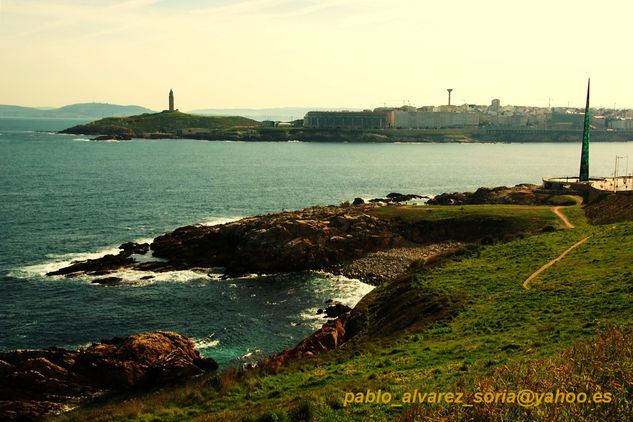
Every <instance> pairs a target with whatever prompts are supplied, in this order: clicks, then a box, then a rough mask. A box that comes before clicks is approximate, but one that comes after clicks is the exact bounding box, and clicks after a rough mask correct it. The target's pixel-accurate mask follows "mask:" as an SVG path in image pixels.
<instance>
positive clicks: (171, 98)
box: [169, 89, 174, 111]
mask: <svg viewBox="0 0 633 422" xmlns="http://www.w3.org/2000/svg"><path fill="white" fill-rule="evenodd" d="M169 111H174V91H172V90H171V89H170V90H169Z"/></svg>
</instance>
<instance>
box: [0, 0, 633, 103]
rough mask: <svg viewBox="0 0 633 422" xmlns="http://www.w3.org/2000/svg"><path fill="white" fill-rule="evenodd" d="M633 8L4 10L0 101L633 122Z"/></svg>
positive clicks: (203, 4)
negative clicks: (513, 113) (621, 112)
mask: <svg viewBox="0 0 633 422" xmlns="http://www.w3.org/2000/svg"><path fill="white" fill-rule="evenodd" d="M632 11H633V5H631V4H629V3H627V2H624V1H613V0H610V1H606V2H603V3H601V4H600V6H596V5H592V4H590V3H589V2H578V1H568V0H564V1H559V2H556V3H555V4H553V2H545V1H541V0H537V1H535V2H531V3H530V5H529V6H525V5H521V6H517V5H515V4H511V3H507V2H502V1H497V0H494V1H493V0H488V1H482V2H478V3H476V4H474V3H471V2H465V1H453V2H442V3H441V4H432V5H428V4H423V3H422V2H416V1H410V0H398V1H394V2H391V3H389V5H388V6H386V5H385V3H383V2H377V1H360V0H323V1H308V0H299V1H288V0H245V1H238V2H235V1H228V0H219V1H204V0H185V1H180V2H168V1H165V0H120V1H114V0H112V1H108V0H97V1H93V2H90V4H89V5H86V4H84V2H80V1H78V0H48V1H43V0H21V1H16V0H0V54H2V56H3V59H4V60H3V77H2V78H0V92H2V96H1V97H0V103H2V104H14V105H20V106H27V107H42V106H48V107H59V106H63V105H67V104H74V103H85V102H107V103H112V104H138V105H142V106H145V107H149V108H151V109H155V110H162V109H164V108H165V92H166V91H168V89H169V88H170V87H172V88H173V89H174V94H175V95H176V97H177V104H178V107H179V108H181V109H183V110H195V109H201V108H272V107H291V106H310V107H324V108H325V107H348V108H369V107H372V108H373V107H379V106H383V105H386V106H391V107H398V106H401V105H402V104H403V103H405V104H409V103H410V104H411V105H415V106H424V105H442V104H446V103H447V92H446V89H447V88H452V89H453V92H452V101H451V102H452V104H457V105H459V104H464V103H469V104H490V101H491V100H492V99H493V98H499V99H500V100H501V103H502V104H511V105H524V106H538V107H546V106H549V105H551V106H552V107H567V106H569V107H582V105H583V102H584V89H585V86H586V80H587V78H588V77H589V76H591V78H592V88H593V89H592V97H593V100H592V106H595V107H596V108H599V107H606V108H618V109H622V108H632V107H633V86H631V84H630V82H629V77H628V74H627V73H628V72H627V71H628V69H630V68H631V67H632V65H633V58H631V57H630V56H628V55H627V54H626V51H625V44H624V42H623V40H627V39H628V32H627V24H628V22H627V19H628V16H629V14H630V12H632Z"/></svg>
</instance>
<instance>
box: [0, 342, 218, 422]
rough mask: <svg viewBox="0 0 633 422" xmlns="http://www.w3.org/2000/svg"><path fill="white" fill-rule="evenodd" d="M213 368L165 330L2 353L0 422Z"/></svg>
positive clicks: (34, 417)
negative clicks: (78, 346)
mask: <svg viewBox="0 0 633 422" xmlns="http://www.w3.org/2000/svg"><path fill="white" fill-rule="evenodd" d="M217 368H218V364H217V363H216V362H215V361H214V360H213V359H209V358H203V357H202V356H200V353H199V352H198V351H197V350H196V349H195V346H194V343H193V342H192V341H191V340H189V339H188V338H186V337H183V336H181V335H179V334H176V333H172V332H166V331H157V332H155V333H144V334H135V335H132V336H129V337H126V338H118V337H115V338H113V339H110V340H102V341H101V343H100V344H93V345H92V346H89V347H84V348H82V349H79V350H75V351H74V350H66V349H62V348H58V347H48V348H46V349H43V350H17V351H13V352H7V353H3V354H0V419H1V420H39V419H41V418H42V417H43V416H44V415H45V414H47V413H50V412H55V411H60V410H62V409H63V408H64V406H65V405H66V404H67V403H68V402H70V401H73V400H75V401H76V400H77V399H79V398H84V397H90V396H92V395H94V394H96V393H99V392H102V391H123V390H126V389H129V388H131V387H137V386H144V385H147V386H150V385H151V386H154V385H161V384H165V383H171V382H176V381H179V380H183V379H185V378H187V377H191V376H194V375H198V374H202V373H203V372H204V371H208V370H215V369H217Z"/></svg>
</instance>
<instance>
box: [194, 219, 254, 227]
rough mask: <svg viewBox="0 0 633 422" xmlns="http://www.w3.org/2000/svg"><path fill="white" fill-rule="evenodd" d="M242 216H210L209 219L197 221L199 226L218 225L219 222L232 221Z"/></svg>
mask: <svg viewBox="0 0 633 422" xmlns="http://www.w3.org/2000/svg"><path fill="white" fill-rule="evenodd" d="M242 218H244V217H211V219H210V220H208V221H205V222H202V223H199V224H198V225H199V226H218V225H220V224H226V223H232V222H233V221H237V220H241V219H242Z"/></svg>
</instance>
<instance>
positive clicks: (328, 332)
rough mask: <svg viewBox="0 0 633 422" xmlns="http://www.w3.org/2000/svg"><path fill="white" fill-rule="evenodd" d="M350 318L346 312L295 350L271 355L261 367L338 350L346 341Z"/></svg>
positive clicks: (262, 362)
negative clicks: (346, 329) (346, 328)
mask: <svg viewBox="0 0 633 422" xmlns="http://www.w3.org/2000/svg"><path fill="white" fill-rule="evenodd" d="M349 318H350V312H346V313H344V314H342V315H340V316H339V317H338V318H336V319H332V320H329V321H328V322H326V323H325V324H323V326H322V327H321V328H319V329H318V330H317V331H316V332H314V333H313V334H312V335H310V336H309V337H307V338H305V339H304V340H303V341H301V343H299V344H298V345H297V346H296V347H295V348H293V349H287V350H284V351H282V352H279V353H276V354H274V355H271V356H269V357H268V358H266V359H264V360H262V361H260V362H259V365H260V366H262V367H264V368H270V367H276V366H280V365H282V364H283V363H285V362H286V361H288V360H291V359H297V358H301V357H312V356H316V355H318V354H320V353H323V352H326V351H328V350H333V349H335V348H337V347H338V346H340V345H341V344H343V343H344V342H345V340H346V337H345V325H346V324H347V321H348V320H349Z"/></svg>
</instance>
